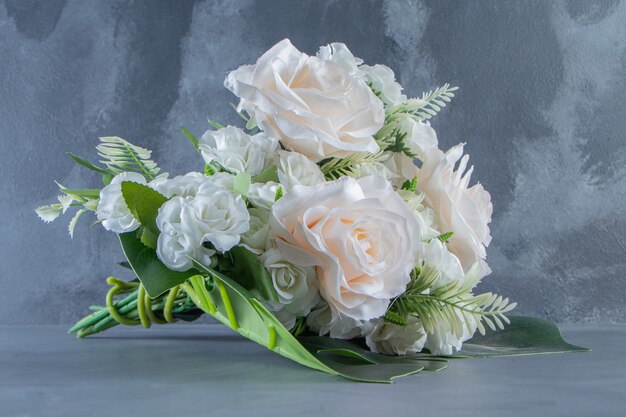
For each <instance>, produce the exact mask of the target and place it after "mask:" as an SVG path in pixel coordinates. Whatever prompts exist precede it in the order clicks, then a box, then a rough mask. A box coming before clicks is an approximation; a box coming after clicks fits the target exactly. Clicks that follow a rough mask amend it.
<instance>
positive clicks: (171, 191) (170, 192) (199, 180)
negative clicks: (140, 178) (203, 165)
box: [150, 172, 210, 198]
mask: <svg viewBox="0 0 626 417" xmlns="http://www.w3.org/2000/svg"><path fill="white" fill-rule="evenodd" d="M205 182H210V180H209V177H207V176H206V175H204V174H202V173H200V172H190V173H188V174H185V175H179V176H177V177H174V178H171V179H168V178H156V179H154V180H152V181H150V187H152V188H154V189H155V190H156V191H158V192H159V193H161V194H162V195H164V196H165V197H167V198H171V197H174V196H179V197H193V196H195V195H196V194H197V193H198V188H200V186H201V185H202V184H203V183H205Z"/></svg>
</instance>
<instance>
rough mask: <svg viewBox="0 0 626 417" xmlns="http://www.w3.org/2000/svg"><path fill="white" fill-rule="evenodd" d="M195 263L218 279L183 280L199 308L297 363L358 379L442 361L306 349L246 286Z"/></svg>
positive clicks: (384, 378)
mask: <svg viewBox="0 0 626 417" xmlns="http://www.w3.org/2000/svg"><path fill="white" fill-rule="evenodd" d="M194 263H195V265H196V268H197V269H198V270H201V271H203V272H205V273H207V274H208V275H210V276H211V277H212V278H213V279H214V280H215V284H216V285H213V286H212V287H211V288H210V289H209V288H207V286H206V284H205V281H204V279H202V278H201V277H194V278H192V279H191V280H190V281H193V282H194V285H193V289H191V285H189V284H185V285H186V287H185V291H187V292H188V294H194V295H193V296H192V297H191V298H192V300H194V303H196V305H197V306H198V307H199V308H202V309H203V310H204V311H205V312H206V313H209V314H211V315H212V316H213V317H215V318H216V319H217V320H218V321H220V322H221V323H223V324H224V325H226V326H228V327H230V328H231V329H233V330H235V331H237V332H238V333H239V334H241V335H243V336H244V337H246V338H248V339H250V340H252V341H254V342H256V343H258V344H260V345H262V346H265V347H266V348H268V349H270V350H272V351H274V352H276V353H278V354H279V355H282V356H284V357H286V358H288V359H291V360H293V361H295V362H297V363H299V364H301V365H304V366H308V367H309V368H312V369H317V370H319V371H323V372H327V373H329V374H332V375H339V376H342V377H344V378H348V379H352V380H356V381H362V382H381V383H391V382H392V380H393V379H394V378H396V377H400V376H405V375H410V374H413V373H415V372H419V371H420V370H422V369H426V366H428V367H429V369H432V370H435V369H437V368H439V369H441V368H442V367H443V366H444V364H445V362H443V361H439V360H438V359H437V358H433V359H434V360H431V361H429V360H422V359H420V360H419V361H418V360H417V359H411V360H405V359H402V360H400V359H398V360H394V359H393V358H387V357H382V356H383V355H378V356H375V357H376V358H378V359H377V361H378V362H374V359H371V358H369V357H368V358H366V359H363V358H360V357H359V355H358V353H357V354H355V355H352V356H350V354H348V355H345V354H343V353H344V352H343V351H341V352H340V354H337V351H336V350H332V349H331V350H330V351H328V348H327V346H326V345H324V346H323V347H322V348H321V349H316V347H315V346H311V344H309V347H308V348H307V347H305V346H304V345H303V344H302V343H301V342H300V341H299V340H298V339H296V338H295V337H294V336H293V335H292V334H291V333H289V331H288V330H287V329H286V328H285V327H284V326H283V325H282V324H281V323H280V321H278V320H277V319H276V317H275V316H274V315H273V314H272V313H271V312H269V311H268V310H267V309H266V308H265V307H264V306H263V305H262V304H261V303H260V302H259V301H258V300H256V299H255V298H253V297H252V296H251V295H250V293H249V292H248V291H247V290H246V289H245V288H243V287H242V286H241V285H239V284H237V283H236V282H234V281H233V280H232V279H230V278H229V277H227V276H226V275H224V274H222V273H220V272H217V271H215V270H214V269H212V268H209V267H206V266H204V265H202V264H200V263H198V262H194ZM220 287H221V289H220ZM209 303H210V304H209ZM321 339H323V340H326V341H327V342H329V343H334V342H337V341H336V340H334V339H330V338H321ZM342 347H343V348H345V346H343V345H342ZM351 348H352V347H351ZM370 353H371V352H370ZM374 355H376V354H374ZM355 356H356V357H355ZM379 356H380V358H379Z"/></svg>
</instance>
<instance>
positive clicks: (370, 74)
mask: <svg viewBox="0 0 626 417" xmlns="http://www.w3.org/2000/svg"><path fill="white" fill-rule="evenodd" d="M359 69H360V70H361V71H362V72H363V74H365V80H366V81H368V82H369V83H370V85H371V86H372V90H374V91H375V92H377V93H378V97H380V99H381V100H382V101H383V103H385V104H387V105H390V106H394V105H397V104H401V103H404V102H405V101H406V96H405V95H404V94H402V86H401V85H400V84H399V83H398V82H397V81H396V76H395V74H394V73H393V70H392V69H391V68H389V67H388V66H386V65H374V66H373V67H370V66H369V65H361V66H360V67H359Z"/></svg>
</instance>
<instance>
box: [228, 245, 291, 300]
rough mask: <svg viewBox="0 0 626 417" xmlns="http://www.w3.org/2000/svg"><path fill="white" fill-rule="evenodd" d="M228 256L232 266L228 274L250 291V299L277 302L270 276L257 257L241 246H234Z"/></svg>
mask: <svg viewBox="0 0 626 417" xmlns="http://www.w3.org/2000/svg"><path fill="white" fill-rule="evenodd" d="M228 254H229V255H230V257H231V259H232V266H231V267H230V270H229V271H228V272H229V275H230V276H231V277H232V279H233V280H235V281H236V282H237V283H239V284H240V285H242V286H243V287H244V288H245V289H247V290H248V291H250V295H251V296H252V297H255V298H258V299H261V300H267V301H276V302H278V301H279V300H278V295H277V294H276V289H274V284H273V283H272V276H271V274H270V273H269V272H268V271H267V269H266V268H265V267H264V266H263V264H262V263H261V262H259V257H258V256H257V255H255V254H254V253H252V252H251V251H249V250H248V249H246V248H244V247H243V246H235V247H234V248H232V249H231V250H230V251H229V252H228Z"/></svg>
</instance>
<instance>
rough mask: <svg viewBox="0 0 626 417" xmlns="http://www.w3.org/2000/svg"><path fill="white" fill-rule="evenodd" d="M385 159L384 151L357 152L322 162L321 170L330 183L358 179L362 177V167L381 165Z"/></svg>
mask: <svg viewBox="0 0 626 417" xmlns="http://www.w3.org/2000/svg"><path fill="white" fill-rule="evenodd" d="M383 159H384V155H383V151H380V152H376V153H369V152H357V153H354V154H352V155H350V156H347V157H345V158H328V159H326V160H324V161H322V162H321V165H320V170H321V171H322V173H323V174H324V177H326V179H327V180H329V181H332V180H336V179H338V178H341V177H345V176H348V177H358V176H360V175H361V165H363V164H380V162H381V161H382V160H383Z"/></svg>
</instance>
